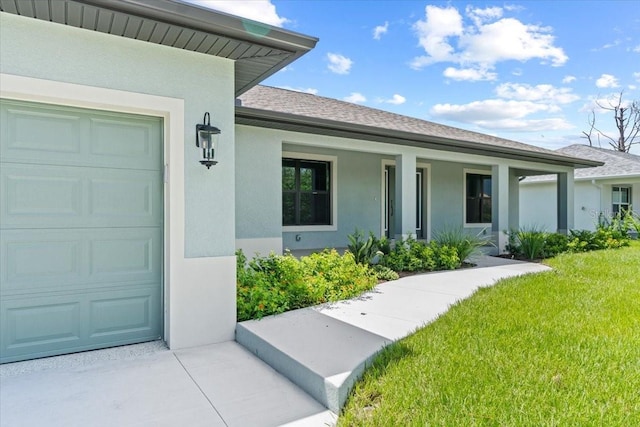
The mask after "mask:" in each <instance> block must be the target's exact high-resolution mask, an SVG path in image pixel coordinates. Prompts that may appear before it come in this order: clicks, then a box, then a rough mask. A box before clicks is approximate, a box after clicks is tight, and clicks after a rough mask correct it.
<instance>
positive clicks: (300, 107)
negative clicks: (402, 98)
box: [239, 85, 586, 167]
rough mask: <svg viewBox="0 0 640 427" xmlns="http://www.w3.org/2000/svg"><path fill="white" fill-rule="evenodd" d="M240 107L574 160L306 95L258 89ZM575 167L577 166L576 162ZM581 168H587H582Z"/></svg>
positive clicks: (278, 89)
mask: <svg viewBox="0 0 640 427" xmlns="http://www.w3.org/2000/svg"><path fill="white" fill-rule="evenodd" d="M239 100H240V103H241V104H240V107H248V108H251V109H258V110H265V111H271V112H277V113H283V114H287V115H291V116H298V117H308V118H313V119H321V120H327V121H333V122H340V123H345V124H350V125H356V126H368V127H371V128H378V129H385V130H392V131H398V132H402V133H410V134H415V135H420V136H421V137H432V138H434V139H435V138H440V139H446V140H453V141H461V142H468V143H474V144H477V145H478V146H479V147H482V146H485V147H486V148H487V149H490V148H496V147H498V148H503V149H510V150H518V151H521V152H526V153H536V154H539V155H543V156H552V157H554V158H557V159H573V160H575V158H574V157H572V156H569V155H566V154H564V153H558V152H555V151H552V150H547V149H545V148H541V147H536V146H533V145H528V144H524V143H521V142H517V141H512V140H509V139H504V138H498V137H495V136H491V135H486V134H482V133H479V132H472V131H468V130H464V129H459V128H455V127H452V126H445V125H442V124H439V123H434V122H430V121H426V120H421V119H417V118H414V117H408V116H403V115H400V114H395V113H390V112H388V111H383V110H378V109H375V108H370V107H365V106H362V105H358V104H352V103H349V102H345V101H340V100H337V99H333V98H326V97H322V96H318V95H312V94H309V93H303V92H297V91H292V90H287V89H281V88H275V87H269V86H262V85H258V86H255V87H253V88H251V89H250V90H249V91H247V92H246V93H244V94H242V95H241V96H240V97H239ZM576 164H579V162H577V163H576ZM582 166H583V167H584V166H586V165H582Z"/></svg>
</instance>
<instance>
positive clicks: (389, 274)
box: [373, 264, 400, 280]
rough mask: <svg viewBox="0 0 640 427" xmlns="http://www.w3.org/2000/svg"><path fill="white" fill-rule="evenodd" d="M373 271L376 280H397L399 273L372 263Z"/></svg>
mask: <svg viewBox="0 0 640 427" xmlns="http://www.w3.org/2000/svg"><path fill="white" fill-rule="evenodd" d="M373 272H374V273H375V274H376V277H377V278H378V280H398V279H399V278H400V275H399V274H398V273H396V272H395V271H393V270H392V269H390V268H389V267H385V266H384V265H380V264H377V265H374V266H373Z"/></svg>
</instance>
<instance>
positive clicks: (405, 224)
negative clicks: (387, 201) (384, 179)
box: [395, 154, 416, 240]
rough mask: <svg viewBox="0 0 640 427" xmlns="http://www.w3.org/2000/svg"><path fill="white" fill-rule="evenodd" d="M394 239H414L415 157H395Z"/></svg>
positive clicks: (410, 155) (408, 155) (403, 155)
mask: <svg viewBox="0 0 640 427" xmlns="http://www.w3.org/2000/svg"><path fill="white" fill-rule="evenodd" d="M395 228H396V230H395V231H396V236H395V238H396V239H398V240H399V239H401V238H406V236H407V235H408V234H410V235H411V236H413V237H416V156H415V155H413V154H401V155H399V156H396V215H395Z"/></svg>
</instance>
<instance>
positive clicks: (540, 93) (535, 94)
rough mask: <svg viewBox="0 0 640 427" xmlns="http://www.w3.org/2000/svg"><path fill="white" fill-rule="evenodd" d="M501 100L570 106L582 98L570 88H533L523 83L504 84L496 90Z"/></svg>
mask: <svg viewBox="0 0 640 427" xmlns="http://www.w3.org/2000/svg"><path fill="white" fill-rule="evenodd" d="M496 94H497V95H498V96H499V97H500V98H505V99H515V100H517V101H532V102H546V103H550V104H569V103H571V102H574V101H577V100H578V99H580V97H579V96H578V95H576V94H574V93H572V90H571V89H570V88H557V87H554V86H552V85H548V84H540V85H536V86H531V85H528V84H521V83H503V84H501V85H499V86H498V87H497V88H496Z"/></svg>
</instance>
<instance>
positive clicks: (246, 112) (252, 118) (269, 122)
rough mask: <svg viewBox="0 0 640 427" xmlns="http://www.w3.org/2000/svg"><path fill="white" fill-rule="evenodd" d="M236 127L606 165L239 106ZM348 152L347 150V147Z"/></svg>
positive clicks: (575, 164)
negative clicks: (237, 125) (242, 126)
mask: <svg viewBox="0 0 640 427" xmlns="http://www.w3.org/2000/svg"><path fill="white" fill-rule="evenodd" d="M236 124H239V125H248V126H256V127H264V128H270V129H280V130H286V131H292V132H304V133H311V134H316V135H327V136H335V137H342V138H353V139H360V140H366V141H375V142H384V143H389V144H398V145H407V146H413V147H421V148H429V149H434V150H442V151H453V152H459V153H466V154H477V155H482V156H487V155H490V156H495V157H500V158H504V159H513V160H525V161H533V162H542V163H547V164H554V165H559V166H569V167H574V168H588V167H595V166H602V165H603V164H604V163H602V162H598V161H594V160H587V159H580V158H575V157H569V156H564V155H560V154H553V153H540V152H536V151H526V150H519V149H516V148H510V147H498V146H494V145H489V144H480V143H477V142H470V141H463V140H456V139H450V138H441V137H434V136H430V135H423V134H417V133H411V132H403V131H398V130H392V129H384V128H378V127H373V126H365V125H358V124H352V123H345V122H340V121H334V120H327V119H319V118H314V117H307V116H297V115H292V114H288V113H281V112H276V111H269V110H262V109H257V108H250V107H242V106H236ZM345 148H347V147H345Z"/></svg>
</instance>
